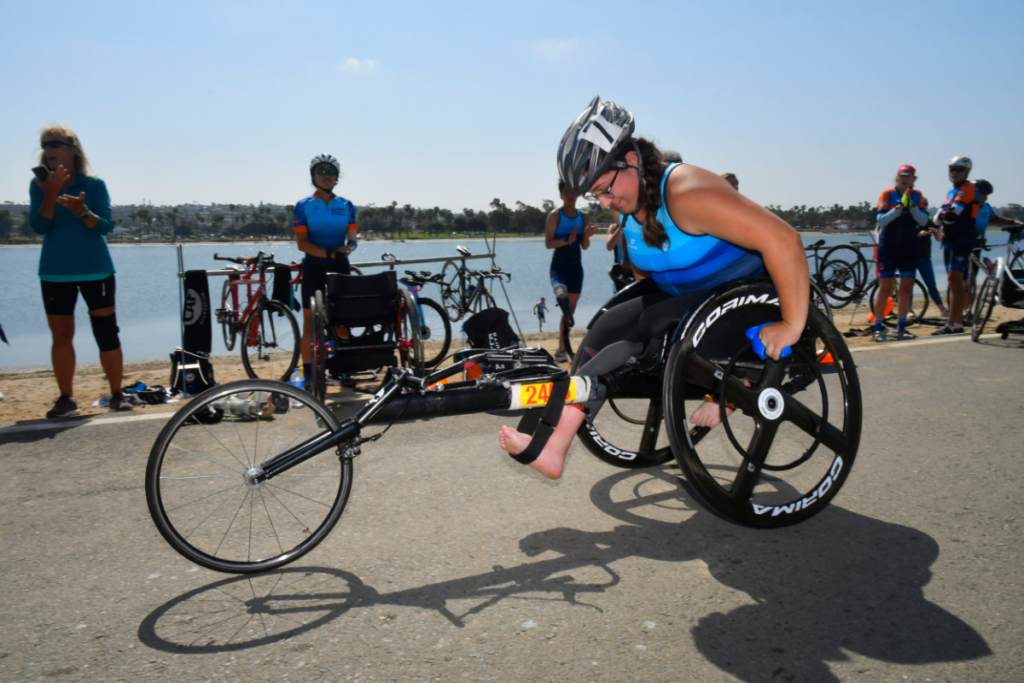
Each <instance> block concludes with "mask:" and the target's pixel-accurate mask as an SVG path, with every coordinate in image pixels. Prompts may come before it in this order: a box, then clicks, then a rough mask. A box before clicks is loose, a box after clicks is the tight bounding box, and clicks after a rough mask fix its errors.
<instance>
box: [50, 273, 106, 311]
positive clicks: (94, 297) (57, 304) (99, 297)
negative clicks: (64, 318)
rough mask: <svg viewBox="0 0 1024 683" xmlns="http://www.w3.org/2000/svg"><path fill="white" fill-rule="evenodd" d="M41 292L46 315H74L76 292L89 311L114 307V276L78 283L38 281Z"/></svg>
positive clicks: (76, 299)
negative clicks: (80, 293)
mask: <svg viewBox="0 0 1024 683" xmlns="http://www.w3.org/2000/svg"><path fill="white" fill-rule="evenodd" d="M39 284H40V286H41V287H42V290H43V308H44V309H45V310H46V315H74V314H75V305H77V304H78V290H82V298H83V299H85V305H86V306H88V307H89V310H90V311H95V310H98V309H101V308H111V307H113V305H114V289H115V283H114V274H113V273H111V274H110V276H109V277H106V278H104V279H102V280H83V281H79V282H50V281H49V280H40V281H39Z"/></svg>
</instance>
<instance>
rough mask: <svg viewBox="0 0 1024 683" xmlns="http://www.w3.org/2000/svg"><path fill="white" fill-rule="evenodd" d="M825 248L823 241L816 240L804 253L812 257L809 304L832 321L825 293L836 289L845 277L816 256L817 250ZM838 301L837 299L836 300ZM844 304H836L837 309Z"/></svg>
mask: <svg viewBox="0 0 1024 683" xmlns="http://www.w3.org/2000/svg"><path fill="white" fill-rule="evenodd" d="M824 246H825V240H818V241H817V242H815V243H814V244H809V245H807V246H806V247H804V251H805V252H808V251H809V252H811V253H812V254H813V256H814V271H813V272H812V273H811V304H812V305H813V306H814V307H816V308H817V309H818V310H820V311H821V312H822V313H824V314H825V315H826V316H828V319H829V320H832V308H833V305H832V303H831V302H830V301H829V300H828V296H827V293H830V291H831V290H832V289H835V288H836V287H838V286H839V285H840V284H841V283H842V282H843V281H844V280H845V277H844V276H843V275H842V274H840V273H837V272H836V268H835V267H831V266H829V264H828V262H827V261H825V262H823V261H822V260H821V258H820V257H819V256H818V250H819V249H822V248H823V247H824ZM837 301H838V299H837ZM845 305H846V303H845V302H841V303H839V304H838V307H840V308H842V307H843V306H845Z"/></svg>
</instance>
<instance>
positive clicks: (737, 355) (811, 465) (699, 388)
mask: <svg viewBox="0 0 1024 683" xmlns="http://www.w3.org/2000/svg"><path fill="white" fill-rule="evenodd" d="M736 301H739V302H740V303H739V304H738V305H737V304H736ZM777 302H778V298H777V294H776V293H775V289H774V287H772V286H771V284H766V283H759V282H753V283H744V284H740V285H737V286H733V287H729V288H723V290H721V291H720V292H719V293H717V294H716V295H714V296H712V297H710V298H709V299H707V300H706V301H705V302H704V304H702V305H701V307H700V308H699V309H698V310H697V311H695V312H694V314H693V317H692V318H690V321H691V323H690V324H689V325H688V326H687V328H686V332H685V334H684V335H683V338H682V339H681V340H679V341H677V342H676V343H675V344H673V346H672V348H671V350H670V351H669V360H668V363H667V365H666V368H665V385H664V402H665V424H666V428H667V431H668V433H669V441H670V443H671V445H672V450H673V453H674V454H675V456H676V460H677V461H678V462H679V466H680V467H681V468H682V470H683V472H684V473H685V474H686V479H687V481H689V482H690V484H691V485H693V487H694V488H695V489H696V490H697V492H698V494H699V495H700V498H701V499H702V500H703V502H705V503H706V504H707V505H708V506H709V507H710V508H712V509H713V510H715V511H716V512H718V513H720V514H722V515H723V516H725V517H726V518H728V519H730V520H731V521H734V522H737V523H740V524H745V525H748V526H754V527H763V528H770V527H780V526H786V525H789V524H795V523H797V522H801V521H804V520H806V519H808V518H809V517H811V516H813V515H815V514H817V513H818V512H821V510H822V509H824V507H825V506H826V505H827V504H828V503H829V501H830V500H831V499H832V498H833V497H834V496H835V495H836V493H837V492H838V491H839V489H840V488H842V485H843V483H844V482H845V481H846V477H847V476H848V475H849V473H850V469H851V467H852V466H853V461H854V459H855V457H856V455H857V447H858V444H859V442H860V432H861V419H862V413H861V394H860V384H859V381H858V379H857V370H856V367H855V366H854V362H853V357H852V355H851V354H850V351H849V349H848V348H847V346H846V344H845V342H844V341H843V338H842V336H841V335H840V334H839V332H838V330H836V328H835V327H834V326H833V325H832V324H831V323H830V322H829V321H828V319H827V318H826V317H825V316H824V315H823V314H822V313H821V312H820V311H818V310H817V309H813V308H812V309H810V310H809V311H808V315H807V326H806V328H805V330H804V334H803V337H802V338H801V339H800V341H799V342H797V343H796V344H794V345H793V353H792V355H791V356H790V357H789V358H786V359H782V360H779V361H774V360H771V359H769V360H767V361H762V360H760V359H759V358H758V357H757V356H756V355H755V354H754V351H753V349H752V348H751V343H750V342H749V341H748V340H747V339H746V335H745V331H746V330H748V329H749V328H751V327H753V326H755V325H760V324H762V323H767V322H772V321H778V320H781V318H782V314H781V311H780V309H779V306H778V303H777ZM698 322H699V324H698ZM702 394H706V395H710V396H712V397H713V400H714V401H715V402H716V403H717V404H718V405H720V406H723V407H722V408H720V413H719V415H720V416H721V417H722V424H720V425H719V426H718V427H715V428H714V429H710V430H705V431H704V433H703V434H702V435H699V436H700V437H701V438H695V435H694V434H693V433H692V432H691V431H689V430H688V429H687V428H688V421H687V418H688V416H690V415H692V413H693V411H694V410H695V409H697V407H698V406H701V405H708V404H706V403H705V402H704V401H703V400H702ZM725 406H734V407H735V409H736V410H735V412H733V413H731V414H727V413H726V410H725Z"/></svg>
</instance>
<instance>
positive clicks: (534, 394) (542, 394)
mask: <svg viewBox="0 0 1024 683" xmlns="http://www.w3.org/2000/svg"><path fill="white" fill-rule="evenodd" d="M551 387H552V383H551V382H538V383H536V384H512V385H511V386H510V387H509V390H510V391H511V392H512V405H510V406H509V410H520V409H522V408H540V407H541V406H545V405H547V403H548V398H549V397H550V396H551ZM577 396H579V397H581V398H580V399H579V400H582V401H585V400H587V397H589V396H590V382H589V380H587V378H586V377H572V378H570V383H569V391H568V393H567V394H566V396H565V402H566V403H574V402H575V401H576V400H577V398H576V397H577Z"/></svg>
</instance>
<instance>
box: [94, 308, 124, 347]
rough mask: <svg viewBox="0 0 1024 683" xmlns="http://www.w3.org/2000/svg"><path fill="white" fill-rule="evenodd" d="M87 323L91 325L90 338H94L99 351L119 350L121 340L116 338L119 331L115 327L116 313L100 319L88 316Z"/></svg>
mask: <svg viewBox="0 0 1024 683" xmlns="http://www.w3.org/2000/svg"><path fill="white" fill-rule="evenodd" d="M89 322H90V323H92V336H94V337H95V338H96V344H97V346H99V347H100V351H117V350H118V349H119V348H121V340H120V338H118V336H117V333H118V332H119V331H120V330H119V329H118V327H117V313H111V314H110V315H107V316H104V317H102V318H101V317H99V316H96V315H90V316H89Z"/></svg>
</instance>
